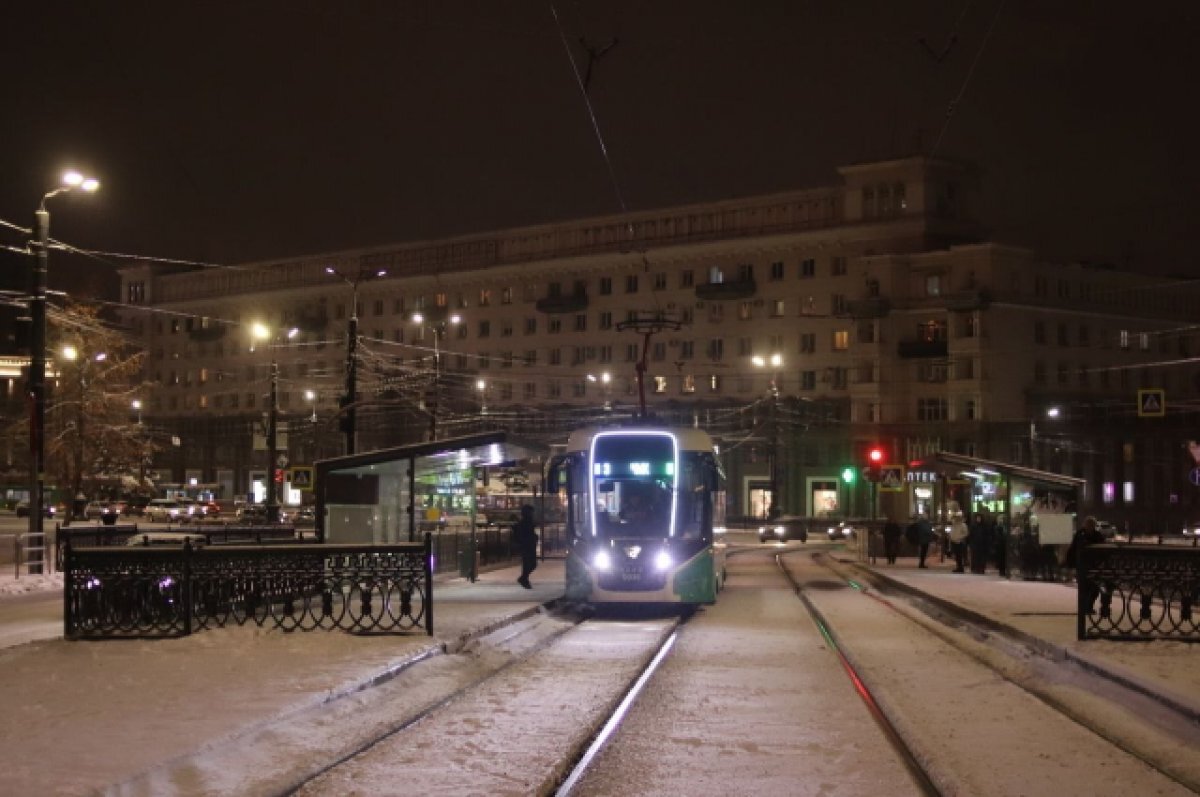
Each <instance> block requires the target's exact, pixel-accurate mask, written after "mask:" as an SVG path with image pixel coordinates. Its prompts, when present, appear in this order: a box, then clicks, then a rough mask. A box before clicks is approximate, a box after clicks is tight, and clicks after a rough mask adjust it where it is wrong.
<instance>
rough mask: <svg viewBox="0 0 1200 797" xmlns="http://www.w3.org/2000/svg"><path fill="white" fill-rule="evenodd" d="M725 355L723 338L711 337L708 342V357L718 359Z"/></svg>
mask: <svg viewBox="0 0 1200 797" xmlns="http://www.w3.org/2000/svg"><path fill="white" fill-rule="evenodd" d="M724 356H725V340H724V338H713V339H712V340H710V341H709V342H708V359H710V360H720V359H721V358H723V357H724Z"/></svg>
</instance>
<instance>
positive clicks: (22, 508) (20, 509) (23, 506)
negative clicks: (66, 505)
mask: <svg viewBox="0 0 1200 797" xmlns="http://www.w3.org/2000/svg"><path fill="white" fill-rule="evenodd" d="M15 511H16V513H17V517H29V502H28V501H17V506H16V510H15ZM57 513H58V509H57V507H54V506H52V505H50V504H45V505H43V506H42V515H43V516H44V517H54V516H55V515H56V514H57Z"/></svg>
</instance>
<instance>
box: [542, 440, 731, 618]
mask: <svg viewBox="0 0 1200 797" xmlns="http://www.w3.org/2000/svg"><path fill="white" fill-rule="evenodd" d="M548 486H549V489H550V491H551V492H552V493H560V494H561V493H562V492H565V493H566V501H567V513H566V517H567V539H568V541H569V547H568V553H567V562H566V578H567V586H566V596H567V598H568V599H571V600H579V601H588V602H592V603H685V604H699V603H713V602H714V601H716V599H717V591H718V590H719V589H720V588H721V586H722V584H723V583H724V580H725V545H724V542H723V541H721V540H719V539H718V538H717V537H716V536H715V534H714V532H715V531H716V530H723V526H724V518H725V494H724V484H723V476H722V473H721V469H720V464H719V461H718V459H717V454H716V450H715V449H714V447H713V442H712V439H711V438H710V437H709V436H708V434H707V433H706V432H702V431H700V430H698V429H669V428H663V427H639V428H620V429H592V430H582V431H577V432H575V433H573V434H572V435H571V437H570V440H569V441H568V443H567V450H566V452H565V453H564V454H563V455H561V456H559V457H557V458H556V459H555V460H554V462H553V463H552V466H551V473H550V483H549V485H548Z"/></svg>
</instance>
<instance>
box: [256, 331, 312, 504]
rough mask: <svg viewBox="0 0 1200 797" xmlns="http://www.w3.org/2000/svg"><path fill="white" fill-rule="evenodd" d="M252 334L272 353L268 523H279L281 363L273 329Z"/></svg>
mask: <svg viewBox="0 0 1200 797" xmlns="http://www.w3.org/2000/svg"><path fill="white" fill-rule="evenodd" d="M299 331H300V330H298V329H296V328H294V327H293V328H292V329H289V330H287V331H286V332H284V333H282V336H283V337H285V338H286V339H287V340H291V339H292V338H294V337H296V335H297V333H299ZM251 332H252V334H253V335H254V337H255V338H257V339H258V340H262V341H265V342H266V343H267V348H268V349H269V350H270V352H271V397H270V399H269V401H270V403H269V406H268V408H267V522H268V523H278V522H279V504H280V500H281V499H280V493H281V491H282V490H283V479H282V478H277V477H276V468H277V467H278V468H284V467H285V466H286V465H287V459H286V457H280V459H279V461H276V459H275V456H276V453H277V451H276V449H277V448H278V441H279V361H278V359H277V358H276V356H275V343H274V340H273V337H272V334H271V329H270V328H269V327H268V326H267V325H266V324H261V323H256V324H254V326H253V327H252V329H251Z"/></svg>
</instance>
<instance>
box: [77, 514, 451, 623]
mask: <svg viewBox="0 0 1200 797" xmlns="http://www.w3.org/2000/svg"><path fill="white" fill-rule="evenodd" d="M430 553H431V547H430V540H429V537H428V536H426V538H425V541H424V542H423V543H397V544H392V545H269V546H251V545H237V546H228V547H227V546H213V547H198V548H193V547H192V546H191V544H190V543H188V544H185V545H183V546H140V545H139V546H120V547H116V546H110V547H101V548H73V547H71V546H70V545H69V544H68V545H67V546H65V548H64V555H63V571H64V573H63V600H64V607H63V624H64V629H63V633H64V635H65V636H66V637H67V638H68V639H85V638H86V639H104V638H122V637H126V638H156V637H178V636H185V635H187V634H191V633H193V632H194V631H200V630H204V629H206V628H219V627H224V626H226V625H229V624H231V623H236V624H237V625H243V624H245V623H247V622H253V623H255V624H256V625H259V626H264V625H269V626H270V627H273V628H280V629H282V630H284V631H315V630H342V631H350V632H353V633H358V634H393V633H405V632H411V631H413V630H414V629H417V628H423V629H424V630H425V632H426V633H428V634H433V572H432V570H431V567H430V562H431V556H430Z"/></svg>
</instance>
